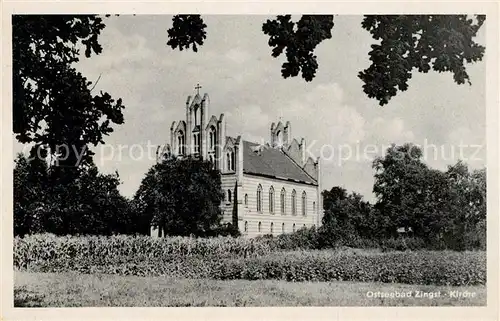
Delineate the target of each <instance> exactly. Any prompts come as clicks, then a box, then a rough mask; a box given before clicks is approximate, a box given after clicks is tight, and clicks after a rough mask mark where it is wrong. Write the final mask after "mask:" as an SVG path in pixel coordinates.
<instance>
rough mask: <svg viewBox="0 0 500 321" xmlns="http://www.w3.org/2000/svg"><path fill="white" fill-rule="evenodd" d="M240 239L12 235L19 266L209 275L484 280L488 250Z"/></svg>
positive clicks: (442, 282) (395, 280)
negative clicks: (328, 246) (347, 247)
mask: <svg viewBox="0 0 500 321" xmlns="http://www.w3.org/2000/svg"><path fill="white" fill-rule="evenodd" d="M264 244H267V243H266V242H262V243H260V242H258V241H253V240H245V239H233V238H217V239H189V238H162V239H155V238H149V237H130V236H116V237H54V236H49V235H35V236H29V237H26V238H24V239H17V238H16V239H15V244H14V265H15V267H16V268H19V269H23V270H29V271H39V272H66V271H76V272H80V273H110V274H120V275H140V276H173V277H184V278H214V279H222V280H228V279H248V280H255V279H279V280H287V281H334V280H339V281H362V282H366V281H371V282H385V283H407V284H425V285H473V284H485V283H486V253H485V252H451V251H439V252H432V251H418V252H387V253H382V252H368V251H362V252H352V251H334V250H321V251H311V250H310V251H294V252H289V251H286V252H280V251H276V252H272V249H271V248H270V247H269V245H264Z"/></svg>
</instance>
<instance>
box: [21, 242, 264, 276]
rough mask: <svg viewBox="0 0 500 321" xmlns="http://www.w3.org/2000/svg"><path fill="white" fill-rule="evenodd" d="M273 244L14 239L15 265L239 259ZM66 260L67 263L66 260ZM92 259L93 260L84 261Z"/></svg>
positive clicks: (252, 254) (259, 252) (114, 263)
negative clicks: (208, 258)
mask: <svg viewBox="0 0 500 321" xmlns="http://www.w3.org/2000/svg"><path fill="white" fill-rule="evenodd" d="M272 251H273V250H272V248H271V246H270V245H269V244H267V243H265V242H258V241H255V240H253V239H244V238H232V237H218V238H198V239H196V238H189V237H169V238H152V237H149V236H127V235H119V236H63V237H58V236H55V235H52V234H38V235H30V236H26V237H24V238H19V237H16V238H15V239H14V266H16V267H20V268H27V267H29V266H31V265H39V264H40V263H43V264H46V263H47V262H58V263H57V264H63V265H64V264H78V262H83V263H82V264H93V265H116V264H121V263H134V262H136V263H143V262H150V261H151V262H169V261H172V260H174V261H176V260H177V258H178V257H197V256H201V257H205V258H207V257H214V258H217V259H221V258H237V257H251V256H261V255H266V254H269V253H271V252H272ZM66 261H67V263H64V262H66ZM85 262H90V263H85ZM54 264H55V263H54Z"/></svg>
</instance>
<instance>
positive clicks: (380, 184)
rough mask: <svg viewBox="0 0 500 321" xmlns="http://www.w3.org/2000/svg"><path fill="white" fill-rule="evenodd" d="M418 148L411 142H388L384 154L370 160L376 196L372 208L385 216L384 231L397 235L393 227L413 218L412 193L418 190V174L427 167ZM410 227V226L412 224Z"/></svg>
mask: <svg viewBox="0 0 500 321" xmlns="http://www.w3.org/2000/svg"><path fill="white" fill-rule="evenodd" d="M421 157H422V150H421V149H420V148H419V147H417V146H414V145H412V144H405V145H403V146H396V145H394V144H393V145H392V146H391V147H389V148H388V149H387V152H386V154H385V156H384V157H378V158H376V159H375V160H374V161H373V168H374V169H375V183H374V186H373V192H374V193H375V195H376V197H377V203H376V205H375V206H376V208H377V209H378V210H379V211H380V213H382V214H383V215H385V216H387V217H388V223H389V224H390V226H387V228H388V231H387V232H388V234H390V235H393V236H395V235H397V229H398V228H400V227H405V228H406V229H409V228H410V227H412V225H413V223H414V221H415V218H414V213H415V212H414V211H413V207H414V206H416V205H417V204H416V203H417V202H418V201H417V200H416V199H415V197H416V195H419V193H426V191H425V189H424V190H422V188H424V187H422V184H421V180H422V178H423V176H422V174H423V173H424V172H425V171H426V170H427V166H426V165H425V164H424V163H422V161H421ZM412 228H413V227H412Z"/></svg>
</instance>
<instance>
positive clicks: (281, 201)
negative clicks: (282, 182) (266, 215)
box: [280, 187, 286, 215]
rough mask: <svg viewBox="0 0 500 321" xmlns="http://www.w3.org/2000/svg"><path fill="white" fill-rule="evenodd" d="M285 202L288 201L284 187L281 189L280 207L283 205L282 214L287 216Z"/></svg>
mask: <svg viewBox="0 0 500 321" xmlns="http://www.w3.org/2000/svg"><path fill="white" fill-rule="evenodd" d="M285 200H286V191H285V188H284V187H283V188H282V189H281V195H280V205H281V214H283V215H284V214H285V205H286V203H285Z"/></svg>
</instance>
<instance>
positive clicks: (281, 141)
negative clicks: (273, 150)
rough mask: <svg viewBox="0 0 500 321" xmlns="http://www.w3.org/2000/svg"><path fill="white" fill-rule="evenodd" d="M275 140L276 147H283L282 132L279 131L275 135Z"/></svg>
mask: <svg viewBox="0 0 500 321" xmlns="http://www.w3.org/2000/svg"><path fill="white" fill-rule="evenodd" d="M276 139H277V142H276V143H277V145H278V146H282V145H283V132H282V131H281V130H278V132H277V133H276Z"/></svg>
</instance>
